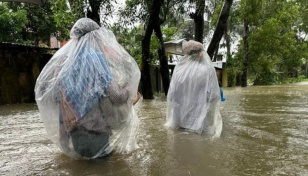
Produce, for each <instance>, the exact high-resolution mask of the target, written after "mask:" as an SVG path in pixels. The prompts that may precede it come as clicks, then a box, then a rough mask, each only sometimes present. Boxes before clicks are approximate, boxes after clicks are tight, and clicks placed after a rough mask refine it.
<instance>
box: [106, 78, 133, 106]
mask: <svg viewBox="0 0 308 176" xmlns="http://www.w3.org/2000/svg"><path fill="white" fill-rule="evenodd" d="M107 95H108V96H109V99H110V100H111V101H112V102H113V103H116V104H122V103H125V102H126V101H127V99H128V96H129V93H128V90H127V89H126V88H125V87H124V88H122V87H120V85H119V84H118V83H116V82H114V81H113V82H111V85H110V86H109V87H108V89H107Z"/></svg>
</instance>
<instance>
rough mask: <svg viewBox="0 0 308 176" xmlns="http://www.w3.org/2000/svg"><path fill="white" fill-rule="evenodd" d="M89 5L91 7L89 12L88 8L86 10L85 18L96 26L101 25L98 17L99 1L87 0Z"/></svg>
mask: <svg viewBox="0 0 308 176" xmlns="http://www.w3.org/2000/svg"><path fill="white" fill-rule="evenodd" d="M89 4H90V7H91V10H90V9H89V8H88V9H87V17H88V18H91V19H92V20H93V21H95V22H96V23H97V24H98V25H101V20H100V16H99V13H100V5H101V1H100V0H89Z"/></svg>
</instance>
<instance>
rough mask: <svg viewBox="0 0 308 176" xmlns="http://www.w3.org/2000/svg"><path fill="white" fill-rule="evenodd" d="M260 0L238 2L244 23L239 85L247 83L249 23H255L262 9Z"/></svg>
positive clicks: (245, 85) (243, 85)
mask: <svg viewBox="0 0 308 176" xmlns="http://www.w3.org/2000/svg"><path fill="white" fill-rule="evenodd" d="M262 4H263V2H262V0H260V1H254V0H242V1H241V2H240V18H241V19H242V22H243V25H244V33H243V67H242V69H243V70H242V80H241V86H242V87H247V83H248V65H249V44H248V38H249V35H250V25H256V24H257V22H258V18H260V15H259V14H260V13H258V12H261V11H262Z"/></svg>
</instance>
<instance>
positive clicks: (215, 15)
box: [211, 2, 224, 26]
mask: <svg viewBox="0 0 308 176" xmlns="http://www.w3.org/2000/svg"><path fill="white" fill-rule="evenodd" d="M223 5H224V3H223V2H220V3H219V4H218V5H217V6H216V8H215V9H214V13H213V16H212V20H211V26H216V24H217V22H218V18H219V15H220V11H221V9H222V7H223Z"/></svg>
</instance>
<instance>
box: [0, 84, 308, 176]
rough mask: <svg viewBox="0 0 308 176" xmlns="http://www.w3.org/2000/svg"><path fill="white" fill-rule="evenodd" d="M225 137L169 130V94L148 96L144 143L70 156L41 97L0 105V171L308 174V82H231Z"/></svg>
mask: <svg viewBox="0 0 308 176" xmlns="http://www.w3.org/2000/svg"><path fill="white" fill-rule="evenodd" d="M224 93H225V95H226V97H227V101H226V102H224V103H222V107H221V114H222V117H223V122H224V128H223V132H222V135H221V138H219V139H215V140H210V139H207V138H205V137H204V136H202V135H197V134H192V133H188V132H185V131H179V130H175V131H174V130H169V129H166V128H164V127H163V124H164V122H165V110H166V99H165V98H162V97H157V98H156V99H155V100H142V101H141V102H139V105H138V107H137V109H138V114H139V118H140V120H141V124H140V132H139V135H138V141H139V146H140V148H139V149H138V150H136V151H134V152H133V153H131V154H118V153H113V155H111V156H110V157H109V158H106V159H104V160H95V161H78V160H74V159H71V158H69V157H67V156H65V155H64V154H62V153H61V152H60V150H59V149H58V148H57V147H56V146H55V145H54V144H52V143H51V141H50V140H48V138H47V136H46V132H45V129H44V127H43V124H42V122H41V120H40V119H39V114H38V110H37V107H36V105H35V104H26V105H10V106H0V141H1V143H0V158H1V160H0V175H46V176H47V175H48V176H49V175H73V176H78V175H91V176H92V175H112V176H122V175H123V176H128V175H132V176H139V175H140V176H144V175H168V176H181V175H183V176H184V175H188V176H189V175H197V176H199V175H210V176H216V175H218V176H220V175H221V176H225V175H228V176H232V175H234V176H240V175H262V176H263V175H300V176H304V175H308V135H307V133H308V85H307V84H303V85H297V84H293V85H286V86H264V87H248V88H225V89H224Z"/></svg>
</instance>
